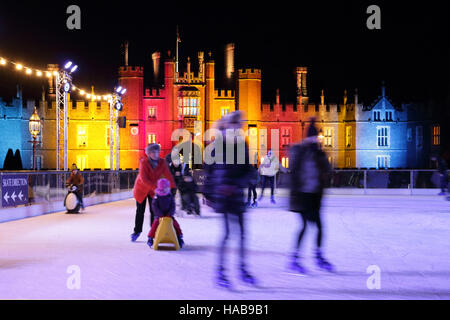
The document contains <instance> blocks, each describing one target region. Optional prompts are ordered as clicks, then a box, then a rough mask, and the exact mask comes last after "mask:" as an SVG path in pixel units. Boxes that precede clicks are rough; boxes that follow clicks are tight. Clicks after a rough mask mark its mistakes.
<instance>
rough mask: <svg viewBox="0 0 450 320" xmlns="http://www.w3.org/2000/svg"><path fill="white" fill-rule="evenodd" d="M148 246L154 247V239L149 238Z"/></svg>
mask: <svg viewBox="0 0 450 320" xmlns="http://www.w3.org/2000/svg"><path fill="white" fill-rule="evenodd" d="M147 244H148V246H149V247H150V248H151V247H152V246H153V238H150V237H149V238H148V240H147Z"/></svg>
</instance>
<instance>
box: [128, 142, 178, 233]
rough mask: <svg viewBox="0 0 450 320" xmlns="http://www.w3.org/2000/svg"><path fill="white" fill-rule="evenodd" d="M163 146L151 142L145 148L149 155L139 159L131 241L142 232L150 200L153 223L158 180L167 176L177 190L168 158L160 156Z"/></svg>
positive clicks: (172, 186) (134, 193) (151, 222)
mask: <svg viewBox="0 0 450 320" xmlns="http://www.w3.org/2000/svg"><path fill="white" fill-rule="evenodd" d="M160 151H161V148H160V146H159V145H158V144H156V143H151V144H149V145H148V146H147V147H146V148H145V154H146V155H147V157H143V158H141V159H140V160H139V174H138V176H137V178H136V181H135V182H134V188H133V196H134V199H136V218H135V225H134V231H133V233H132V234H131V241H133V242H134V241H136V239H137V238H138V237H139V235H140V234H141V232H142V225H143V224H144V214H145V203H146V200H148V206H149V208H150V226H151V225H152V224H153V220H154V213H153V209H152V199H153V197H154V196H155V189H156V187H157V182H158V180H159V179H161V178H166V179H167V180H169V182H170V188H171V191H172V193H173V191H174V190H176V185H175V181H174V180H173V177H172V173H171V172H170V170H169V167H168V166H167V163H166V160H164V159H162V158H160V157H159V154H160Z"/></svg>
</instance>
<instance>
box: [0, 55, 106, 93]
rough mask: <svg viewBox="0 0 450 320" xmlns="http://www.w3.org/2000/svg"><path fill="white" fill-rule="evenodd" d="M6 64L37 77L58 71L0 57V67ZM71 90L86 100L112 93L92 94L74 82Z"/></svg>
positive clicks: (47, 75) (54, 74) (43, 76)
mask: <svg viewBox="0 0 450 320" xmlns="http://www.w3.org/2000/svg"><path fill="white" fill-rule="evenodd" d="M8 65H12V66H13V67H14V69H15V70H16V71H18V72H24V73H25V75H27V76H35V77H37V78H51V77H56V76H57V75H58V71H50V70H43V69H36V68H32V67H29V66H25V65H23V64H22V63H18V62H15V61H12V60H9V59H6V58H3V57H0V67H7V66H8ZM71 92H77V93H78V95H79V96H80V97H82V98H85V99H87V100H92V101H101V100H104V101H109V100H110V99H111V98H112V96H113V94H112V93H107V94H94V93H92V91H91V93H89V91H88V90H86V89H83V88H80V87H78V86H76V85H74V84H72V88H71Z"/></svg>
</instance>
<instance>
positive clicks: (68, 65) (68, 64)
mask: <svg viewBox="0 0 450 320" xmlns="http://www.w3.org/2000/svg"><path fill="white" fill-rule="evenodd" d="M71 65H72V61H69V62H67V63H66V65H65V66H64V69H69V68H70V66H71Z"/></svg>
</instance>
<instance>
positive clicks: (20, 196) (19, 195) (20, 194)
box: [17, 190, 23, 201]
mask: <svg viewBox="0 0 450 320" xmlns="http://www.w3.org/2000/svg"><path fill="white" fill-rule="evenodd" d="M17 196H18V197H19V199H20V201H22V198H23V194H22V190H20V193H19V194H18V195H17Z"/></svg>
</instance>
